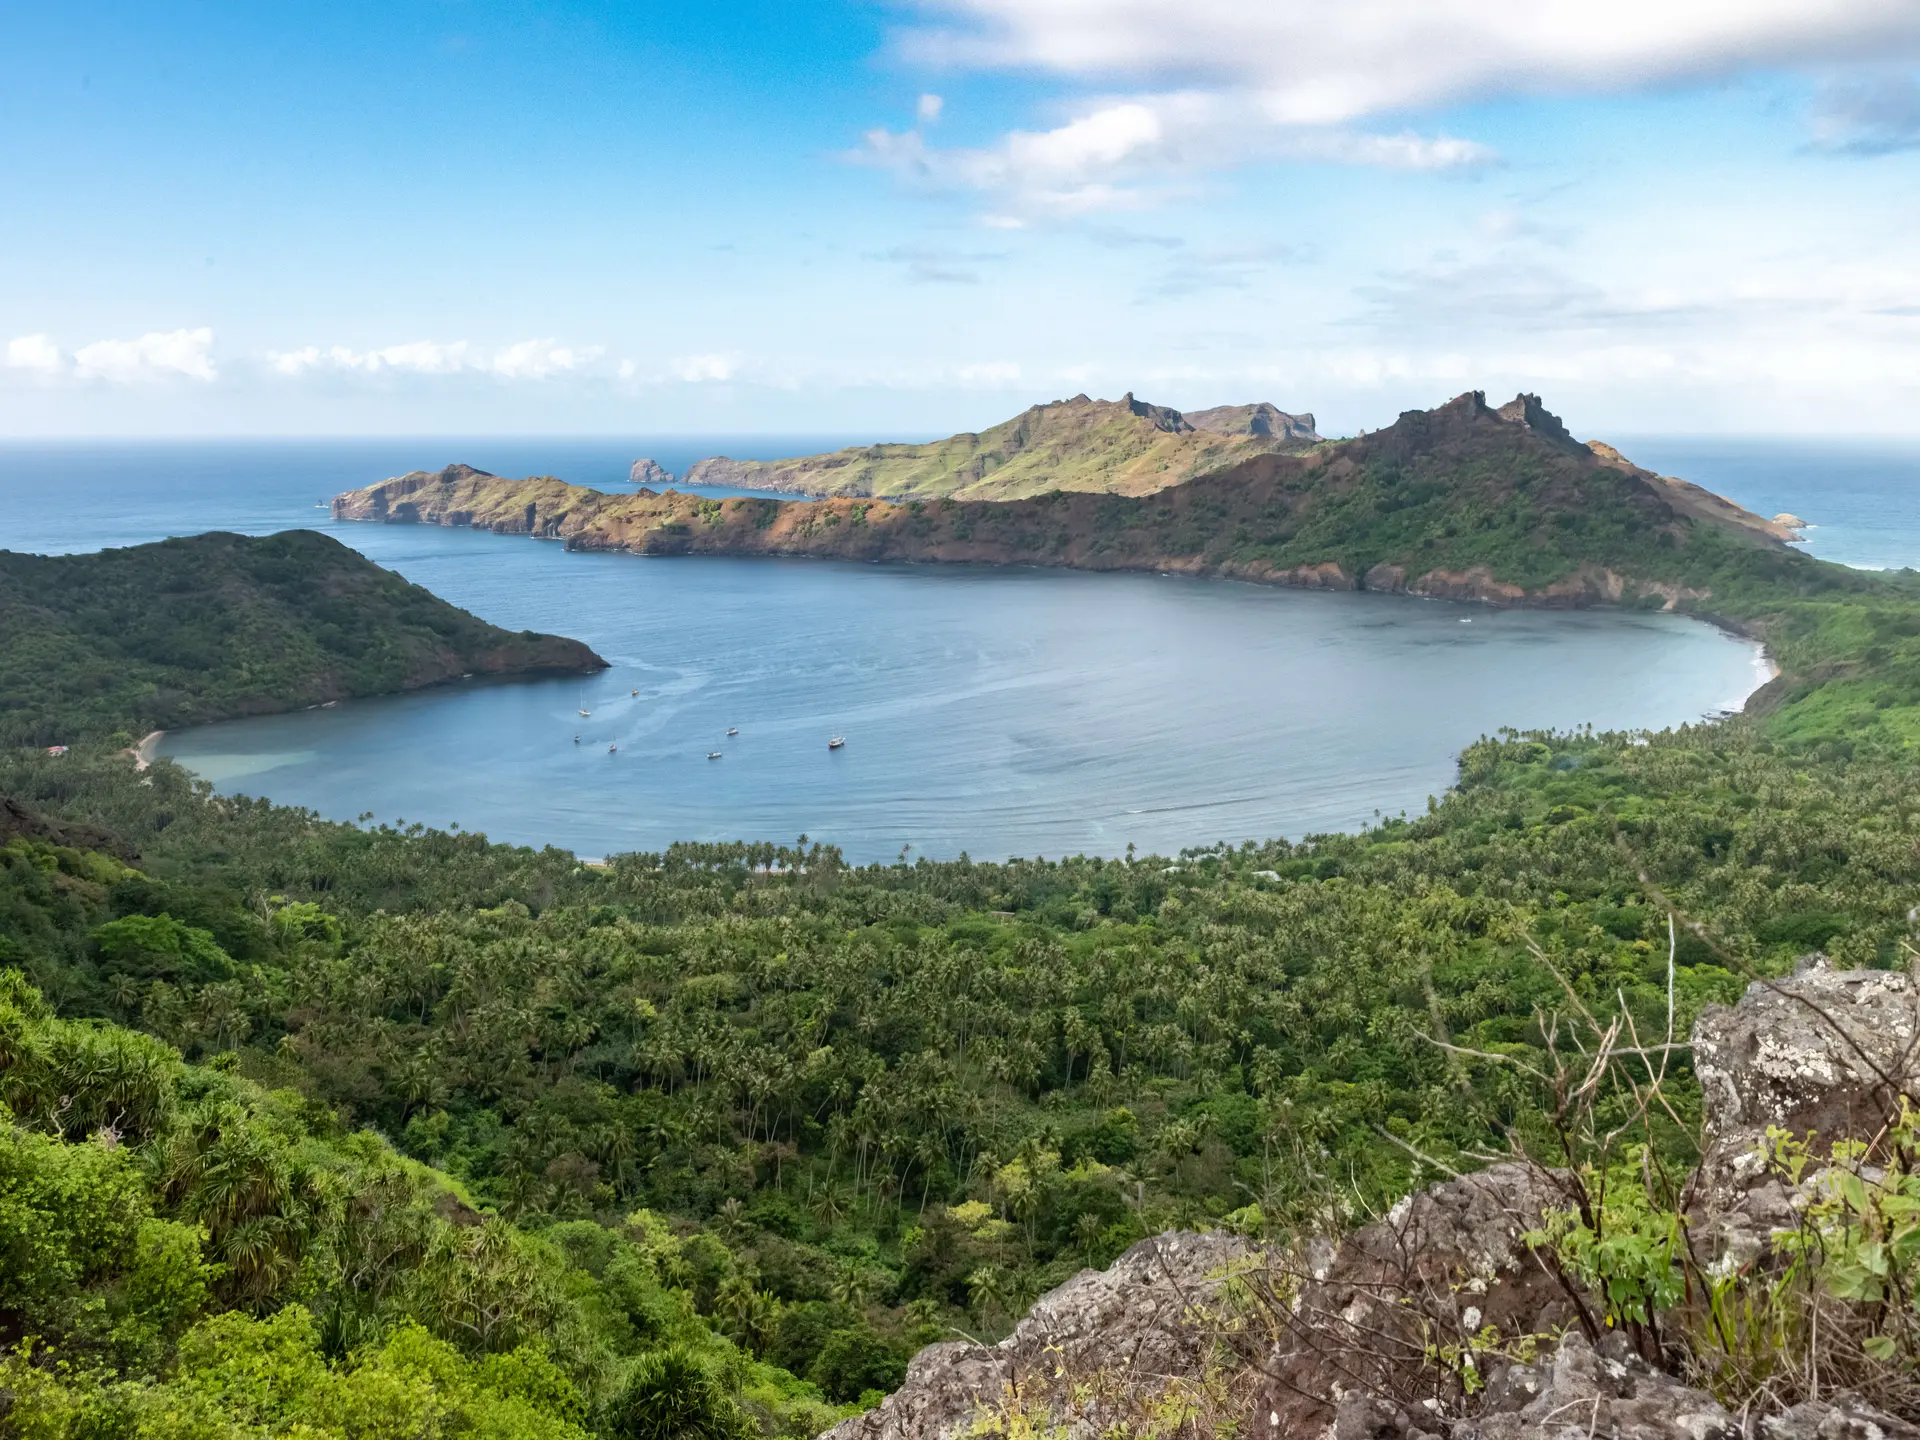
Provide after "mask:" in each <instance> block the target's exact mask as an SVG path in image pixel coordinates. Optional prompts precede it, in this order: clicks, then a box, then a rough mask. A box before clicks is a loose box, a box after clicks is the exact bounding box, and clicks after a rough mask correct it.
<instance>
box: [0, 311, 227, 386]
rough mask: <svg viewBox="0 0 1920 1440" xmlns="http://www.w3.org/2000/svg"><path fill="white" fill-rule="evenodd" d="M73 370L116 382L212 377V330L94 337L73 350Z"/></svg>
mask: <svg viewBox="0 0 1920 1440" xmlns="http://www.w3.org/2000/svg"><path fill="white" fill-rule="evenodd" d="M8 348H9V355H11V349H12V347H11V346H9V347H8ZM73 373H74V374H75V375H77V376H79V377H80V378H81V379H82V380H111V381H116V382H118V383H120V384H134V383H137V382H139V381H144V380H157V379H165V378H169V377H172V376H175V375H184V376H186V377H187V378H188V379H191V380H215V379H218V378H219V372H218V371H217V370H216V369H215V368H214V364H213V331H212V330H210V329H208V328H207V327H206V326H204V325H203V326H201V327H200V328H199V329H198V330H166V331H153V332H150V333H148V334H146V335H142V336H141V337H140V338H139V339H138V340H96V341H94V342H93V343H92V344H91V345H82V346H81V347H80V348H79V349H78V350H76V351H75V352H74V355H73Z"/></svg>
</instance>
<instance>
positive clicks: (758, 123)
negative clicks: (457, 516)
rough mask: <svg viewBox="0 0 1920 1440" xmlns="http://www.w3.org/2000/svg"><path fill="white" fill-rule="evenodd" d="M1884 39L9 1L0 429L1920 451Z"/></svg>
mask: <svg viewBox="0 0 1920 1440" xmlns="http://www.w3.org/2000/svg"><path fill="white" fill-rule="evenodd" d="M1917 68H1920V5H1915V4H1912V3H1908V0H1740V3H1734V0H1665V3H1652V0H1615V3H1609V4H1606V5H1600V4H1595V3H1590V0H1580V3H1575V0H1478V3H1468V0H1345V3H1344V4H1343V5H1341V6H1339V7H1328V6H1325V5H1319V6H1315V5H1310V4H1308V3H1306V0H1260V3H1249V0H899V3H882V0H870V3H831V0H822V3H817V4H811V5H805V4H728V5H718V4H686V3H682V4H675V5H667V4H607V3H596V4H587V3H582V4H568V5H562V4H539V3H521V4H485V3H479V0H386V3H382V4H377V5H375V4H355V3H331V4H326V5H320V4H303V3H285V4H273V5H264V6H263V5H242V4H224V3H170V4H168V5H166V6H152V5H134V4H124V5H123V4H101V3H88V0H78V3H69V4H63V5H60V6H49V5H43V4H35V5H27V4H19V3H12V0H6V3H0V197H4V208H3V209H0V227H3V228H0V237H3V239H0V347H3V348H0V434H16V435H24V434H110V433H113V434H147V433H154V434H159V433H168V434H195V433H208V434H216V433H290V434H359V433H384V432H411V433H443V432H488V433H543V432H552V433H558V432H596V433H625V434H638V433H661V432H673V433H697V432H707V433H721V432H724V433H742V432H753V431H763V432H776V433H784V434H792V433H797V432H807V431H814V432H822V433H826V432H831V433H839V434H852V433H870V434H872V435H874V436H875V437H876V438H881V437H885V436H889V435H901V436H909V435H921V434H934V433H944V432H947V431H951V430H956V429H962V428H974V427H978V426H981V425H985V424H988V423H991V422H993V421H995V420H997V419H1001V418H1004V417H1005V416H1007V415H1009V414H1011V413H1013V412H1014V411H1016V410H1018V409H1020V408H1022V407H1023V406H1025V405H1028V404H1031V403H1033V402H1035V401H1038V400H1048V399H1054V398H1057V397H1059V396H1062V395H1068V394H1072V393H1074V392H1076V391H1082V390H1084V391H1088V392H1090V393H1093V394H1096V395H1106V396H1115V395H1118V394H1120V393H1121V392H1122V391H1125V390H1133V391H1135V392H1137V393H1138V394H1140V395H1142V396H1145V397H1147V398H1150V399H1153V400H1157V401H1160V402H1163V403H1168V404H1174V405H1180V406H1187V407H1195V406H1200V405H1209V404H1218V403H1224V402H1230V401H1246V400H1252V399H1268V400H1272V401H1274V402H1275V403H1277V404H1279V405H1281V406H1283V407H1286V408H1289V409H1295V410H1311V411H1313V412H1315V413H1316V414H1317V415H1318V416H1319V417H1320V419H1321V422H1322V429H1323V430H1324V431H1326V432H1327V433H1350V432H1351V431H1353V430H1355V429H1358V428H1360V427H1363V426H1364V427H1372V426H1375V425H1379V424H1383V423H1386V422H1387V421H1388V420H1390V419H1391V418H1392V416H1393V415H1394V414H1395V413H1396V412H1397V411H1399V410H1400V409H1402V408H1406V407H1410V406H1415V405H1422V406H1424V405H1430V404H1433V403H1437V402H1438V401H1440V400H1442V399H1445V398H1446V397H1447V396H1449V395H1452V394H1455V393H1458V392H1459V391H1461V390H1464V389H1469V388H1484V389H1487V390H1489V391H1493V392H1498V393H1500V394H1501V395H1503V396H1504V395H1506V394H1511V393H1512V392H1513V391H1515V390H1517V389H1522V388H1524V389H1530V390H1536V391H1538V392H1540V393H1541V394H1542V395H1543V396H1545V397H1546V399H1547V401H1548V403H1549V404H1551V405H1553V406H1554V407H1555V408H1556V409H1558V410H1560V411H1562V412H1563V413H1564V414H1566V415H1567V417H1568V418H1569V420H1570V422H1571V423H1573V425H1574V427H1575V429H1576V430H1577V431H1579V432H1580V433H1582V434H1604V433H1607V432H1609V431H1612V432H1616V433H1619V432H1638V433H1647V432H1652V431H1703V432H1705V431H1738V432H1774V431H1787V432H1801V433H1828V432H1833V431H1844V432H1878V433H1914V432H1920V405H1917V404H1916V402H1917V401H1920V242H1916V240H1915V238H1914V237H1915V236H1920V82H1917V81H1916V78H1915V77H1916V70H1917Z"/></svg>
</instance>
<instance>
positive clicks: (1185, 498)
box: [334, 391, 1817, 609]
mask: <svg viewBox="0 0 1920 1440" xmlns="http://www.w3.org/2000/svg"><path fill="white" fill-rule="evenodd" d="M1177 416H1178V412H1165V413H1162V414H1160V415H1149V416H1142V417H1140V418H1142V419H1144V420H1147V421H1148V422H1149V423H1154V424H1168V425H1170V424H1174V423H1178V424H1187V423H1188V422H1187V421H1185V420H1184V419H1174V418H1170V417H1177ZM334 514H335V515H336V517H338V518H340V519H353V520H393V521H418V522H423V523H429V524H443V525H468V526H474V527H477V528H482V529H489V530H493V531H495V532H497V533H503V534H534V535H541V536H545V537H548V538H558V539H562V540H564V541H566V543H567V544H568V545H569V547H571V548H575V549H618V550H632V551H637V552H640V553H645V554H656V555H658V554H735V555H754V554H765V555H816V556H824V557H831V558H838V559H859V560H895V561H898V560H908V561H936V562H958V563H985V564H1038V565H1060V566H1066V567H1069V568H1079V569H1100V570H1114V569H1118V570H1157V571H1172V572H1179V573H1186V574H1196V575H1216V576H1220V577H1223V578H1232V579H1241V580H1256V581H1262V582H1265V583H1271V584H1286V585H1297V586H1306V587H1310V588H1319V589H1347V590H1363V589H1371V590H1388V591H1395V592H1402V593H1408V594H1413V595H1423V596H1432V597H1442V598H1453V599H1478V600H1486V601H1492V602H1495V603H1501V604H1529V605H1546V606H1578V605H1593V604H1623V603H1628V604H1657V605H1660V606H1661V607H1663V608H1668V609H1673V608H1683V607H1697V606H1700V605H1702V604H1704V603H1706V602H1709V601H1712V600H1714V599H1716V596H1718V597H1719V598H1725V595H1724V592H1725V589H1726V584H1725V582H1724V581H1716V578H1715V575H1714V573H1713V572H1714V571H1715V568H1716V567H1717V566H1722V565H1724V564H1726V563H1734V566H1735V569H1737V570H1742V571H1750V570H1753V569H1754V567H1755V566H1758V567H1760V568H1761V569H1771V570H1782V569H1783V567H1784V570H1785V571H1796V567H1800V566H1813V565H1815V564H1816V563H1817V562H1812V561H1811V560H1808V559H1807V557H1804V556H1802V555H1799V554H1798V553H1797V552H1792V551H1790V550H1789V549H1788V548H1787V544H1786V542H1787V541H1788V540H1789V539H1790V538H1791V535H1792V532H1791V531H1790V530H1788V529H1786V528H1785V527H1782V526H1780V525H1778V524H1776V523H1775V522H1773V521H1770V520H1765V519H1763V518H1762V517H1760V516H1758V515H1754V514H1752V513H1751V512H1749V511H1746V510H1744V509H1742V508H1741V507H1739V506H1737V505H1734V504H1733V502H1731V501H1728V500H1725V499H1724V498H1722V497H1719V496H1715V495H1712V494H1711V492H1708V491H1705V490H1703V489H1701V488H1700V487H1698V486H1692V485H1689V484H1687V482H1684V481H1676V480H1669V479H1663V478H1662V477H1659V476H1656V475H1654V473H1653V472H1651V471H1648V470H1644V469H1642V468H1641V467H1638V466H1635V465H1632V464H1631V463H1630V462H1628V461H1626V460H1625V459H1624V458H1623V457H1620V456H1619V454H1618V452H1617V451H1613V450H1612V449H1611V448H1610V447H1606V446H1601V447H1599V449H1595V448H1593V447H1590V446H1588V445H1585V444H1582V443H1581V442H1580V441H1579V440H1577V439H1575V438H1574V437H1573V436H1572V435H1571V433H1569V432H1568V430H1567V429H1566V427H1565V425H1564V424H1562V423H1561V421H1560V420H1559V418H1558V417H1557V416H1555V415H1553V413H1552V412H1551V411H1548V410H1547V409H1546V408H1545V406H1544V405H1543V404H1542V403H1541V401H1540V400H1539V397H1537V396H1533V395H1521V396H1517V397H1516V398H1515V399H1514V400H1512V401H1510V402H1509V403H1508V404H1506V405H1504V406H1501V407H1498V408H1496V407H1493V406H1490V405H1488V403H1487V401H1486V397H1485V395H1484V393H1482V392H1479V391H1470V392H1467V393H1466V394H1464V395H1461V396H1457V397H1455V398H1454V399H1453V400H1451V401H1448V402H1447V403H1446V404H1444V405H1441V406H1438V407H1436V408H1435V409H1433V410H1426V411H1418V410H1414V411H1407V412H1405V413H1404V414H1402V415H1401V416H1400V417H1399V419H1398V420H1396V421H1395V422H1394V424H1393V425H1391V426H1389V427H1387V428H1385V429H1382V430H1377V431H1374V432H1372V433H1371V434H1368V435H1365V436H1362V437H1359V438H1356V439H1353V440H1346V441H1339V442H1325V443H1322V444H1320V445H1317V446H1315V447H1314V448H1313V449H1311V450H1309V451H1304V452H1284V451H1273V450H1267V451H1262V452H1259V453H1255V454H1252V455H1250V456H1248V457H1246V458H1245V459H1243V460H1242V461H1240V462H1239V463H1238V464H1236V465H1233V466H1230V467H1228V468H1226V469H1224V470H1221V471H1218V472H1215V473H1213V474H1210V475H1206V476H1203V477H1199V478H1196V479H1193V480H1190V481H1188V482H1187V483H1185V484H1183V485H1178V486H1169V487H1165V488H1162V489H1160V490H1158V491H1155V492H1152V493H1150V494H1148V495H1146V496H1122V495H1114V494H1092V493H1087V492H1076V491H1053V492H1049V493H1046V494H1043V495H1040V496H1036V497H1032V498H1025V499H1016V500H1009V501H1003V502H995V503H989V502H982V501H970V500H965V499H957V498H954V497H942V498H939V499H935V500H921V499H918V498H910V499H907V500H905V501H904V502H892V501H886V500H878V499H866V498H857V499H856V498H833V499H826V500H820V501H779V500H768V499H759V498H745V497H741V498H734V499H728V500H712V499H708V498H705V497H696V496H691V495H686V494H682V493H680V492H677V491H673V490H668V491H666V492H664V493H657V492H654V491H652V490H650V489H642V490H640V491H637V492H634V493H632V494H628V495H618V496H614V495H605V494H602V493H600V492H598V491H594V490H589V489H584V488H582V487H578V486H570V485H566V484H564V483H563V482H561V481H558V480H553V479H548V478H540V479H531V480H525V481H512V480H503V479H500V478H499V477H496V476H491V475H487V474H486V473H485V472H481V471H476V470H473V469H472V468H471V467H467V466H450V467H448V468H447V469H445V470H442V471H438V472H424V471H416V472H413V473H412V474H410V475H406V476H401V477H398V478H396V479H393V480H389V481H386V482H384V483H382V484H380V485H376V486H370V487H367V488H366V489H363V490H359V491H353V492H349V493H348V494H346V495H342V496H339V497H337V498H336V499H335V501H334ZM1708 552H1711V553H1708ZM1796 573H1797V571H1796Z"/></svg>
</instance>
